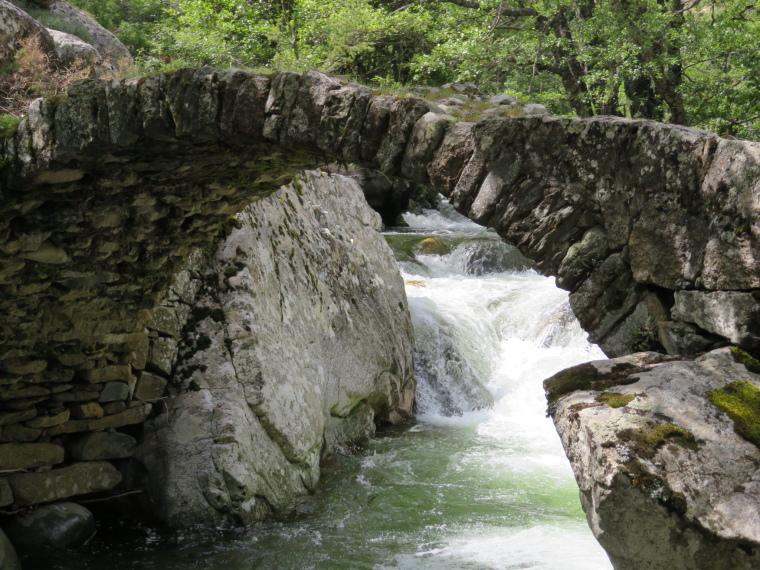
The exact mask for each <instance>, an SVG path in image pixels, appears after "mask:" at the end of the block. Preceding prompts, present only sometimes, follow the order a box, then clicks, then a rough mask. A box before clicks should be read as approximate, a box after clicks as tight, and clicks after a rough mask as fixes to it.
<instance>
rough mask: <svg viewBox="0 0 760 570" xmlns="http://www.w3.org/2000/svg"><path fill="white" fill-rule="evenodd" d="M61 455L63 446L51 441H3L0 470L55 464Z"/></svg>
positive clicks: (60, 460) (61, 459)
mask: <svg viewBox="0 0 760 570" xmlns="http://www.w3.org/2000/svg"><path fill="white" fill-rule="evenodd" d="M63 456H64V454H63V447H61V446H60V445H53V444H52V443H5V444H2V445H0V471H6V470H11V469H33V468H35V467H45V466H49V465H56V464H58V463H61V462H62V461H63Z"/></svg>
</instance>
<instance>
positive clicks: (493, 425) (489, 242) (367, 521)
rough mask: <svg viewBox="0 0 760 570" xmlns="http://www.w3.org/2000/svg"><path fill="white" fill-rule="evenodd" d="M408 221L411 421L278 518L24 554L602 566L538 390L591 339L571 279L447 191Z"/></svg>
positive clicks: (236, 568) (402, 238)
mask: <svg viewBox="0 0 760 570" xmlns="http://www.w3.org/2000/svg"><path fill="white" fill-rule="evenodd" d="M405 219H406V221H407V223H408V224H409V227H408V228H399V229H395V230H391V231H388V232H386V239H387V240H388V242H389V243H390V244H391V246H392V248H393V249H394V252H395V253H396V256H397V259H399V263H400V266H401V269H402V274H403V276H404V279H405V281H406V283H407V286H406V289H407V295H408V297H409V307H410V311H411V313H412V319H413V323H414V327H415V337H416V346H417V350H416V355H415V369H416V374H417V377H418V380H419V387H418V398H417V421H416V423H415V424H414V425H413V426H411V427H410V426H405V427H404V428H394V429H386V430H382V431H380V432H379V433H378V437H377V438H376V439H374V440H372V441H371V442H369V443H368V444H366V445H365V446H363V447H362V448H361V449H358V450H344V451H343V452H341V453H338V454H336V455H335V456H334V457H333V458H331V459H330V460H329V461H328V462H327V464H326V465H325V466H324V470H323V478H322V481H321V483H320V487H319V489H318V491H317V493H316V494H315V495H314V496H313V497H309V498H308V499H306V500H305V501H304V502H302V504H301V505H300V507H299V509H298V512H296V513H295V514H293V515H292V516H289V517H287V518H286V519H284V520H278V521H274V522H266V523H261V524H258V525H254V526H252V527H250V528H248V529H245V530H242V529H240V530H237V531H225V532H218V533H217V532H211V533H209V534H206V535H200V536H199V535H197V534H192V535H190V534H183V535H173V536H170V537H169V536H163V535H161V534H160V533H159V532H158V531H156V530H155V529H153V528H152V527H151V526H149V525H133V524H130V523H127V522H117V523H115V525H116V526H115V527H114V528H112V529H110V532H103V533H101V538H96V540H94V541H93V542H92V544H90V545H89V546H88V547H86V548H84V549H83V550H79V551H72V552H70V553H67V554H65V555H62V556H61V555H59V557H58V558H57V560H56V561H55V562H51V561H50V560H47V561H44V562H40V563H39V566H36V565H35V563H34V562H33V561H32V563H31V564H30V565H29V567H30V568H35V567H40V568H43V567H44V568H50V569H51V570H53V569H55V568H61V569H73V568H77V569H78V570H82V569H88V568H90V569H93V570H95V569H97V570H103V569H107V570H124V569H127V568H140V569H147V568H156V569H159V570H175V569H186V568H212V569H216V570H248V569H253V568H272V569H294V570H295V569H299V570H300V569H307V568H314V569H325V570H327V569H330V570H334V569H347V570H348V569H351V570H353V569H372V570H385V569H410V570H411V569H431V570H432V569H444V570H448V569H452V570H453V569H461V568H467V569H475V570H481V569H482V570H486V569H492V570H494V569H504V570H506V569H534V570H539V569H541V570H607V569H609V568H611V565H610V563H609V561H608V560H607V556H606V555H605V553H604V551H603V550H602V548H601V547H600V546H599V545H598V544H597V543H596V541H595V540H594V538H593V536H592V534H591V532H590V530H589V529H588V527H587V525H586V522H585V518H584V515H583V512H582V510H581V508H580V503H579V499H578V489H577V487H576V485H575V482H574V480H573V475H572V471H571V469H570V466H569V464H568V461H567V459H566V458H565V456H564V454H563V451H562V447H561V444H560V441H559V437H558V436H557V434H556V432H555V431H554V427H553V425H552V422H551V420H549V419H548V418H546V415H545V409H546V401H545V399H544V396H543V389H542V380H543V379H544V378H546V377H548V376H550V375H551V374H553V373H554V372H557V371H559V370H561V369H563V368H567V367H569V366H572V365H574V364H578V363H580V362H584V361H588V360H592V359H596V358H603V357H604V355H603V353H602V352H601V351H600V350H599V349H598V348H597V347H595V346H593V345H590V344H589V343H588V342H587V341H586V340H585V336H586V335H585V334H584V333H583V331H582V330H581V329H580V327H579V325H578V323H577V321H576V320H575V319H574V317H573V316H572V313H571V312H570V308H569V305H568V300H567V293H566V292H564V291H561V290H559V289H557V288H556V287H555V286H554V282H553V279H549V278H546V277H543V276H541V275H539V274H538V273H536V272H535V271H533V270H532V269H530V267H529V262H528V261H527V260H525V259H524V258H522V257H521V256H520V255H519V253H517V252H516V250H514V249H513V248H510V247H509V246H506V245H505V244H503V243H502V242H501V241H500V240H499V238H498V236H497V235H496V234H494V233H492V232H488V231H485V230H484V229H483V228H481V227H479V226H476V225H475V224H473V223H472V222H470V221H469V220H467V219H465V218H463V217H461V216H459V215H458V214H456V213H455V212H454V211H453V210H452V209H451V207H450V206H448V205H447V204H445V203H444V204H443V207H442V209H441V211H426V212H424V213H423V214H420V215H414V214H407V215H406V216H405ZM423 241H424V243H423ZM420 251H427V252H428V253H420ZM114 533H115V534H116V535H118V536H120V538H121V540H120V546H118V547H115V546H114V542H113V534H114ZM109 534H110V535H111V538H110V539H108V540H106V539H105V538H103V537H105V536H106V535H109Z"/></svg>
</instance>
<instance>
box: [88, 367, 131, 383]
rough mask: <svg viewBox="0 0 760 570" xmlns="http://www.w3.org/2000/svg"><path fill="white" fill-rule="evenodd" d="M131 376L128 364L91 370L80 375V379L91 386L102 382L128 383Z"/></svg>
mask: <svg viewBox="0 0 760 570" xmlns="http://www.w3.org/2000/svg"><path fill="white" fill-rule="evenodd" d="M131 376H132V367H131V366H130V365H129V364H113V365H111V366H104V367H103V368H93V369H92V370H87V371H86V372H84V373H82V378H83V379H84V380H87V381H88V382H92V383H93V384H101V383H104V382H128V381H129V379H130V378H131Z"/></svg>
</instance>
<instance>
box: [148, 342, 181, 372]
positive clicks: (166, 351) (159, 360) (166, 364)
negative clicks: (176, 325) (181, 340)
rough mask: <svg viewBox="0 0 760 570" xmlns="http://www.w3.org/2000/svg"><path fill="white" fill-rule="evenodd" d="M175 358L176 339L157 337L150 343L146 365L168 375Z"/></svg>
mask: <svg viewBox="0 0 760 570" xmlns="http://www.w3.org/2000/svg"><path fill="white" fill-rule="evenodd" d="M175 360H177V341H176V340H174V339H171V338H164V337H159V338H155V339H153V342H151V345H150V357H149V358H148V366H149V367H150V368H152V369H154V370H157V371H158V372H161V373H163V374H166V375H167V376H169V375H170V374H171V373H172V368H173V367H174V361H175Z"/></svg>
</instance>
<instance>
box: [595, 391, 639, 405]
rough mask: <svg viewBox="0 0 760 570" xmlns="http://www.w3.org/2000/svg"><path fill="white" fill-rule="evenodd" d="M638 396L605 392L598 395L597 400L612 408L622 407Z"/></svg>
mask: <svg viewBox="0 0 760 570" xmlns="http://www.w3.org/2000/svg"><path fill="white" fill-rule="evenodd" d="M634 398H636V395H635V394H619V393H617V392H605V393H604V394H599V395H598V396H597V397H596V401H597V402H599V403H600V404H604V405H605V406H609V407H610V408H622V407H624V406H627V405H628V404H630V403H631V400H633V399H634Z"/></svg>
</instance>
